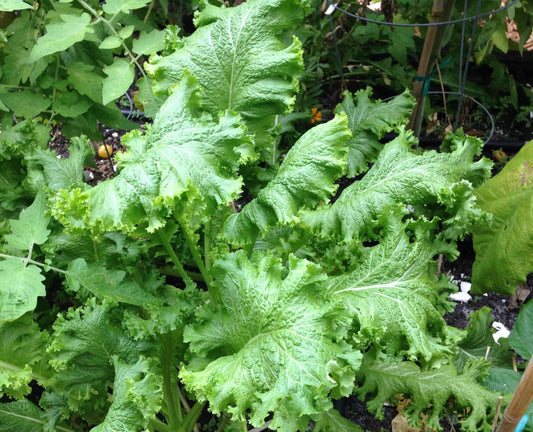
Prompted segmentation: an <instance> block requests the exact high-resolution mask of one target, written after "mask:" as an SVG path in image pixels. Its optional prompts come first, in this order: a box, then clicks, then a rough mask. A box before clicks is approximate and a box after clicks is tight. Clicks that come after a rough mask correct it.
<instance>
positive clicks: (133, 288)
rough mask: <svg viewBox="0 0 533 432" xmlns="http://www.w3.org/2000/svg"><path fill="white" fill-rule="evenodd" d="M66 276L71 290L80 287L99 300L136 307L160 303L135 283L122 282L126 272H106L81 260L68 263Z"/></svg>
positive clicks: (101, 266)
mask: <svg viewBox="0 0 533 432" xmlns="http://www.w3.org/2000/svg"><path fill="white" fill-rule="evenodd" d="M66 276H67V281H68V282H69V286H70V288H71V289H72V290H74V291H78V289H79V286H82V287H83V288H85V289H86V290H88V291H89V292H90V293H91V294H93V295H95V296H96V297H98V298H100V299H107V300H110V301H118V302H121V303H127V304H133V305H137V306H143V305H147V304H150V303H160V302H161V300H160V299H158V298H157V297H154V296H153V295H151V294H150V293H148V292H146V291H144V290H143V289H142V288H141V287H140V286H139V285H138V284H136V283H135V282H127V281H124V277H125V276H126V272H124V271H121V270H108V269H106V268H105V266H103V265H101V264H99V263H94V264H90V265H87V263H86V262H85V260H84V259H83V258H78V259H76V260H74V261H72V262H71V263H70V265H69V268H68V271H67V275H66Z"/></svg>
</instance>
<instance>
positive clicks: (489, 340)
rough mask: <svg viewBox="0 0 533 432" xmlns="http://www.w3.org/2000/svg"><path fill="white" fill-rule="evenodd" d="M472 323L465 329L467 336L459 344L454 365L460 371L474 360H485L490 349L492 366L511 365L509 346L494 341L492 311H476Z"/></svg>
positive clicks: (488, 357) (472, 314) (483, 309)
mask: <svg viewBox="0 0 533 432" xmlns="http://www.w3.org/2000/svg"><path fill="white" fill-rule="evenodd" d="M469 320H470V323H469V325H468V327H467V328H466V329H465V330H466V332H467V334H466V336H465V337H464V338H463V339H462V340H461V341H460V342H459V343H458V344H457V351H458V352H457V355H456V357H455V359H454V364H455V365H456V367H457V369H458V370H459V371H461V370H462V368H463V367H464V365H465V364H466V363H467V362H468V360H469V359H472V358H485V356H487V349H488V348H490V351H489V355H488V356H487V357H486V359H487V360H489V361H490V362H491V365H492V366H503V365H508V364H510V361H511V351H510V350H509V346H508V344H504V343H503V339H500V341H499V343H496V342H495V341H494V338H493V337H492V334H493V333H494V329H493V328H492V326H491V324H492V322H493V321H494V318H492V316H491V315H490V309H489V308H488V307H486V306H485V307H483V308H482V309H480V310H477V311H474V312H472V313H471V314H470V316H469Z"/></svg>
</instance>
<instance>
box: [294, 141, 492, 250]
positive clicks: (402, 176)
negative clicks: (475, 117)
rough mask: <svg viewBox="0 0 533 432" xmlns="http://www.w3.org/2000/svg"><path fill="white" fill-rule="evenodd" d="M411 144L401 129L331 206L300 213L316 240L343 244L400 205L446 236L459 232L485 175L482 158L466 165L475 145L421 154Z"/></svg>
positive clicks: (467, 220) (477, 143) (464, 143)
mask: <svg viewBox="0 0 533 432" xmlns="http://www.w3.org/2000/svg"><path fill="white" fill-rule="evenodd" d="M415 143H416V139H415V138H414V136H413V135H412V134H411V132H410V131H402V132H401V133H400V135H399V136H398V137H397V138H396V139H394V140H393V141H391V142H390V143H388V144H386V145H385V147H384V148H383V150H382V151H381V153H380V155H379V157H378V159H377V160H376V163H375V164H374V165H373V166H372V168H371V169H370V170H369V171H368V172H367V173H366V175H365V176H364V177H363V178H362V179H361V180H358V181H356V182H354V183H353V184H351V185H350V186H348V187H347V188H346V189H344V191H343V192H342V194H341V195H340V197H339V198H338V199H337V200H336V201H335V202H334V203H333V204H331V205H324V206H323V207H321V208H318V209H317V210H316V211H313V212H309V213H308V214H306V215H304V218H303V219H304V222H305V223H306V224H307V225H309V226H310V227H312V229H313V230H314V232H315V233H317V234H319V235H321V236H324V237H328V238H330V237H331V236H334V237H335V238H337V239H339V240H342V241H347V242H349V241H351V240H353V239H356V238H358V236H359V235H360V234H361V232H362V230H365V229H368V227H369V226H371V225H372V224H373V222H372V221H375V220H376V219H377V218H378V217H379V216H380V215H381V214H382V213H383V212H384V210H385V209H386V208H387V207H390V206H395V205H397V204H403V205H404V206H409V207H410V208H412V213H413V215H414V216H419V217H421V216H423V217H435V216H438V217H440V218H441V219H442V223H443V224H444V227H445V229H448V230H450V232H451V234H454V235H457V233H459V234H461V235H462V234H464V233H465V231H466V227H468V224H471V223H472V218H473V217H479V215H480V213H481V212H480V211H479V210H477V209H475V208H474V200H473V199H472V198H471V195H472V187H473V186H477V185H478V184H480V183H481V182H482V181H483V180H485V179H486V178H488V176H489V175H490V165H491V164H490V162H489V161H488V160H486V159H482V160H480V161H478V162H475V163H472V160H473V158H474V156H476V155H477V154H478V153H479V151H480V144H481V142H480V141H479V140H476V139H472V138H471V137H466V136H464V137H457V138H455V139H454V142H453V146H452V150H453V151H452V152H450V153H438V152H436V151H426V152H424V153H422V154H417V153H416V152H415V151H414V150H412V149H411V147H412V146H414V145H415ZM428 210H431V211H430V213H428Z"/></svg>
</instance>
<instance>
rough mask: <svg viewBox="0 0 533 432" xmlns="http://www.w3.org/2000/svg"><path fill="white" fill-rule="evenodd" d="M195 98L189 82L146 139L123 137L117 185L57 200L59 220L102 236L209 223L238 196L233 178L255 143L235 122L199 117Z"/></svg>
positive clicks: (137, 134) (238, 186)
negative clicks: (170, 222) (171, 222)
mask: <svg viewBox="0 0 533 432" xmlns="http://www.w3.org/2000/svg"><path fill="white" fill-rule="evenodd" d="M196 104H197V91H196V88H195V84H194V80H193V79H192V78H190V77H188V78H187V79H185V80H184V81H183V82H182V83H181V84H180V85H179V86H178V87H177V88H176V90H175V92H174V93H173V94H172V96H171V97H170V98H169V99H167V101H166V102H165V104H164V105H163V106H162V107H161V110H160V113H159V114H158V116H157V117H156V119H155V120H154V124H153V127H152V128H150V129H149V130H148V131H147V133H146V135H142V134H141V133H140V132H134V133H132V134H130V135H129V136H127V137H125V138H124V143H125V145H127V146H128V148H129V150H128V152H126V153H124V154H123V155H122V156H121V159H122V161H121V166H122V167H123V168H122V170H121V171H120V173H119V175H117V176H116V177H115V178H114V179H112V180H109V181H106V182H102V183H99V184H98V185H97V186H96V187H94V188H90V189H88V190H87V191H86V192H82V193H80V191H72V192H70V193H69V194H68V195H66V194H62V195H61V196H58V197H57V200H56V204H55V205H54V210H53V211H54V214H55V215H56V216H57V217H58V218H60V220H62V221H64V222H65V223H66V224H67V225H70V226H73V224H74V225H76V226H83V225H85V226H87V227H93V228H96V227H98V229H100V230H123V231H126V232H128V231H129V232H131V231H133V230H141V231H142V230H147V231H148V232H153V231H155V230H157V229H158V228H161V227H162V226H164V225H165V223H166V222H165V218H166V217H167V216H168V215H170V214H175V215H176V217H179V218H181V219H183V220H184V221H186V223H187V224H188V225H189V226H190V227H193V228H194V227H197V226H198V224H199V223H201V222H202V221H205V220H207V219H209V218H211V217H212V216H213V215H214V214H215V213H216V212H217V209H218V208H220V207H221V206H227V205H228V203H229V202H231V201H233V200H234V199H235V198H236V197H237V196H238V195H239V194H240V192H241V186H242V181H241V180H240V179H239V178H238V177H237V175H236V172H237V169H238V167H239V164H240V163H242V162H245V161H247V160H249V159H250V158H251V157H252V156H253V153H251V142H250V139H249V138H248V137H247V136H246V135H245V133H244V131H243V129H242V126H241V124H240V121H239V117H238V116H235V115H230V114H228V115H225V116H223V117H222V118H220V120H219V121H218V123H215V122H214V121H213V120H211V119H210V118H209V117H208V116H205V117H202V118H200V119H197V118H196V117H195V114H194V110H195V105H196Z"/></svg>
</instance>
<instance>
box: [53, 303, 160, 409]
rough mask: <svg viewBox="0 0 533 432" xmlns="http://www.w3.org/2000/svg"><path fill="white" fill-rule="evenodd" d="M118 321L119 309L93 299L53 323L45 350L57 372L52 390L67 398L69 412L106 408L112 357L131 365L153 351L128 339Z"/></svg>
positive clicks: (144, 344)
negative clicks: (48, 343)
mask: <svg viewBox="0 0 533 432" xmlns="http://www.w3.org/2000/svg"><path fill="white" fill-rule="evenodd" d="M121 318H122V316H121V311H120V310H118V309H113V307H112V305H110V304H109V303H106V302H104V303H103V304H97V303H96V301H94V299H93V300H89V301H88V302H87V303H86V304H85V306H83V307H80V308H78V309H76V310H70V311H69V312H68V313H67V314H66V317H65V316H63V315H59V317H58V319H57V320H56V322H55V324H54V333H53V335H52V339H51V343H50V345H49V348H48V352H49V354H50V364H51V366H52V367H54V369H55V370H56V371H57V373H56V374H55V380H54V389H55V390H57V391H58V392H59V393H60V394H62V395H65V396H67V397H68V398H69V406H70V407H71V408H72V409H75V410H78V409H81V408H82V407H84V406H87V407H93V409H94V407H99V409H101V407H103V406H105V405H106V401H107V398H108V386H110V385H111V384H112V383H113V381H114V379H115V369H114V367H113V357H114V356H118V359H120V360H121V361H122V362H124V363H126V364H135V363H137V362H138V361H139V358H140V356H141V355H143V354H146V353H147V351H148V350H154V346H152V345H150V344H148V343H147V342H144V341H135V340H133V339H131V338H130V337H128V336H127V335H126V333H125V332H124V330H123V329H122V327H121ZM91 398H93V399H92V400H91Z"/></svg>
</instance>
